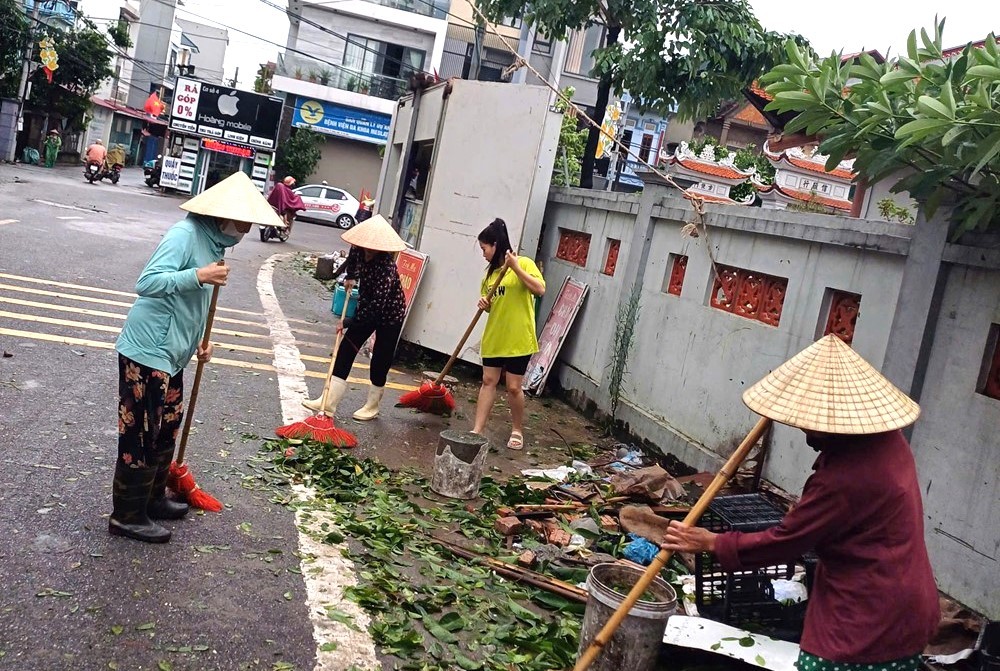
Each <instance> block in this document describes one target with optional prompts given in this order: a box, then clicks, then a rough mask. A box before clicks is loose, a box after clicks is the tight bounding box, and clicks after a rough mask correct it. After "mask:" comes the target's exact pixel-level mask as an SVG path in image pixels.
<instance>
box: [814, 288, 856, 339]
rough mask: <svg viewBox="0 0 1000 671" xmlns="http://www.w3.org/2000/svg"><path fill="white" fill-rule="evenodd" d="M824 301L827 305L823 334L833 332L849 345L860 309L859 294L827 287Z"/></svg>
mask: <svg viewBox="0 0 1000 671" xmlns="http://www.w3.org/2000/svg"><path fill="white" fill-rule="evenodd" d="M826 292H827V297H826V300H825V301H824V303H825V304H826V305H827V306H828V307H827V312H826V326H825V328H824V329H823V335H829V334H831V333H832V334H834V335H835V336H837V337H839V338H840V339H841V340H843V341H844V342H845V343H847V344H848V345H850V344H851V343H852V342H854V327H855V325H856V324H857V322H858V314H859V313H860V311H861V294H852V293H850V292H847V291H838V290H836V289H827V290H826Z"/></svg>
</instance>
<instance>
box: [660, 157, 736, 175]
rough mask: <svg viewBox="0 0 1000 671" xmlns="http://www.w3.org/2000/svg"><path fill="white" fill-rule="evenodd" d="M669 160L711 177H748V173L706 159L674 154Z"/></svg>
mask: <svg viewBox="0 0 1000 671" xmlns="http://www.w3.org/2000/svg"><path fill="white" fill-rule="evenodd" d="M670 162H671V163H680V164H681V165H682V166H684V167H685V168H687V169H688V170H690V171H692V172H700V173H702V174H703V175H712V176H713V177H722V178H723V179H747V177H749V175H747V174H746V173H745V172H739V171H738V170H735V169H733V168H727V167H726V166H723V165H717V164H715V163H709V162H707V161H699V160H698V159H694V158H683V159H682V158H677V157H676V156H674V157H673V158H671V159H670Z"/></svg>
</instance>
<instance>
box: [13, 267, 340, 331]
mask: <svg viewBox="0 0 1000 671" xmlns="http://www.w3.org/2000/svg"><path fill="white" fill-rule="evenodd" d="M2 275H3V273H0V276H2ZM0 289H3V290H6V291H14V292H18V293H24V294H31V295H34V296H46V297H49V298H58V299H61V300H71V301H80V302H82V303H97V304H99V305H112V306H116V307H124V308H130V307H132V304H131V303H124V302H122V301H113V300H109V299H107V298H93V297H91V296H79V295H77V294H67V293H62V292H59V291H47V290H45V289H32V288H30V287H18V286H14V285H12V284H3V283H0ZM4 301H6V302H12V303H17V304H19V305H31V306H33V307H40V308H45V309H62V311H63V312H69V311H73V310H68V309H65V308H59V307H50V304H48V303H30V302H24V301H19V300H17V299H11V298H5V297H0V302H4ZM78 309H79V308H78ZM81 314H86V313H85V312H84V313H81ZM99 316H115V317H116V318H117V317H120V318H122V319H124V318H125V315H114V313H104V314H103V315H99ZM216 321H219V322H224V323H226V324H238V325H245V326H253V327H256V328H260V329H267V324H264V323H261V322H252V321H247V320H245V319H232V318H230V317H216ZM292 331H293V332H294V333H301V334H304V335H313V336H323V335H325V334H324V333H319V332H318V331H308V330H306V329H292ZM251 337H253V336H251ZM310 344H315V343H310ZM316 346H317V347H319V346H320V345H316Z"/></svg>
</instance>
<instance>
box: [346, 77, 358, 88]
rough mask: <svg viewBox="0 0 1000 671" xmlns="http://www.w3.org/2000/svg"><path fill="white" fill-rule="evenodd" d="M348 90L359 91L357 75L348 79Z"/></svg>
mask: <svg viewBox="0 0 1000 671" xmlns="http://www.w3.org/2000/svg"><path fill="white" fill-rule="evenodd" d="M347 90H348V91H357V90H358V78H357V77H354V76H351V77H350V78H348V80H347Z"/></svg>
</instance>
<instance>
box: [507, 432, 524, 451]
mask: <svg viewBox="0 0 1000 671" xmlns="http://www.w3.org/2000/svg"><path fill="white" fill-rule="evenodd" d="M507 448H508V449H511V450H523V449H524V434H523V433H521V432H520V431H511V432H510V439H509V440H508V441H507Z"/></svg>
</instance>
